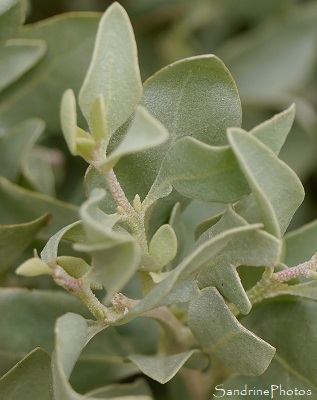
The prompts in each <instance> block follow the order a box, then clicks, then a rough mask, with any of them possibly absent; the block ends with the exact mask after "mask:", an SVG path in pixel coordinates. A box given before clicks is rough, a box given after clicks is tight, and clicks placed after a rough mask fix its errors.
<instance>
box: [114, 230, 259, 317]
mask: <svg viewBox="0 0 317 400" xmlns="http://www.w3.org/2000/svg"><path fill="white" fill-rule="evenodd" d="M260 227H261V226H260V225H245V226H242V227H237V228H233V229H229V230H227V231H225V232H223V233H220V234H219V235H217V236H216V237H213V238H211V239H209V240H207V241H206V242H204V243H203V244H202V245H201V246H199V247H198V248H197V249H195V250H194V251H193V252H192V253H191V254H190V255H188V256H187V257H186V258H185V259H184V260H183V261H182V262H181V263H180V264H179V265H178V266H177V267H176V268H175V269H174V270H173V271H172V272H171V273H170V274H169V275H168V276H167V278H165V279H164V280H163V281H162V282H161V283H159V284H158V285H156V286H155V287H154V288H153V289H152V290H151V291H150V292H149V293H148V294H147V295H146V296H145V297H144V298H143V299H142V300H141V301H140V302H139V303H138V304H137V305H136V306H135V307H134V308H133V309H132V310H130V311H129V312H128V313H126V314H125V315H124V316H123V317H121V319H120V320H118V322H119V321H120V323H123V322H125V321H129V320H131V319H133V318H135V317H137V316H139V315H141V314H143V313H144V312H146V311H149V310H151V309H153V308H156V307H158V305H161V304H162V303H163V304H164V299H165V297H166V296H168V295H169V293H170V292H172V290H173V289H174V287H176V285H178V284H180V283H181V282H184V281H186V280H187V279H190V278H191V279H194V277H195V276H196V275H197V274H198V273H199V272H201V270H202V269H203V268H204V266H205V265H206V263H207V262H208V261H210V260H211V259H212V258H213V257H216V256H217V254H218V253H219V252H220V251H221V250H222V249H223V248H224V247H225V246H226V245H227V244H228V243H229V242H230V241H231V240H232V239H233V238H234V237H235V236H236V235H241V236H244V235H245V233H246V232H248V231H253V230H257V229H259V228H260ZM175 301H176V299H175ZM180 301H183V300H182V296H180Z"/></svg>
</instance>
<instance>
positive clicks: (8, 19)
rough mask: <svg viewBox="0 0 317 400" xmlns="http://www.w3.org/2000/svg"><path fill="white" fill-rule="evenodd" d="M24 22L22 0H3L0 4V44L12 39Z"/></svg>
mask: <svg viewBox="0 0 317 400" xmlns="http://www.w3.org/2000/svg"><path fill="white" fill-rule="evenodd" d="M23 22H24V10H23V4H22V1H19V0H3V1H2V2H1V4H0V44H1V43H2V42H5V41H6V40H7V39H10V37H11V36H12V35H13V34H14V33H15V31H16V30H17V29H18V28H19V26H20V25H21V24H22V23H23Z"/></svg>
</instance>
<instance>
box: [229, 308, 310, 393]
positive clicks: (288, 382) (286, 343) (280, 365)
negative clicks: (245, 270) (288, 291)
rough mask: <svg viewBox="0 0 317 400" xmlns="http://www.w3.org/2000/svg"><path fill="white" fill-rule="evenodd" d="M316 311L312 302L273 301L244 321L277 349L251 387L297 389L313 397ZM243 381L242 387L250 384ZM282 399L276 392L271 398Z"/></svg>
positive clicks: (246, 380)
mask: <svg viewBox="0 0 317 400" xmlns="http://www.w3.org/2000/svg"><path fill="white" fill-rule="evenodd" d="M316 307H317V304H316V302H313V301H300V302H288V301H275V302H273V303H271V304H266V305H263V306H261V307H259V308H258V309H256V310H255V311H254V312H252V313H251V314H249V315H248V316H247V317H245V318H244V319H243V321H242V322H243V324H244V325H245V326H246V327H247V328H248V329H251V330H252V331H254V332H255V333H256V334H258V335H261V337H263V338H264V339H265V340H266V341H269V342H270V343H271V344H272V345H273V346H274V347H276V355H275V357H274V359H273V361H272V363H271V365H270V367H269V368H268V369H267V371H266V372H265V373H264V374H263V375H262V376H261V378H260V379H261V383H260V382H259V381H253V382H252V384H253V385H256V386H257V385H263V386H265V387H267V388H270V385H271V384H272V383H273V384H276V385H281V387H282V389H284V390H290V389H292V390H293V391H294V389H295V387H297V388H298V390H305V391H308V390H311V391H312V393H313V394H314V393H316V391H317V379H316V373H315V360H316V346H315V344H314V343H315V342H314V340H315V339H314V338H315V336H316V334H317V332H316V329H317V323H316V318H315V315H316ZM263 321H265V323H264V322H263ZM285 332H287V335H285ZM243 379H244V383H245V384H248V383H249V380H248V378H246V377H244V378H243ZM231 384H232V385H235V381H232V382H231V383H230V386H231ZM228 385H229V383H228ZM275 394H276V396H275ZM281 395H282V397H280V396H281ZM281 395H280V393H279V392H278V391H276V392H275V393H274V398H275V397H276V398H277V399H281V398H283V397H285V396H283V393H281ZM305 397H306V396H305ZM307 397H308V393H307Z"/></svg>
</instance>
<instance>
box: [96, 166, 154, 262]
mask: <svg viewBox="0 0 317 400" xmlns="http://www.w3.org/2000/svg"><path fill="white" fill-rule="evenodd" d="M100 172H101V173H102V174H103V176H104V178H105V180H106V182H107V184H108V186H109V189H110V191H111V194H112V197H113V198H114V200H115V202H116V203H117V206H118V212H119V213H121V214H123V220H124V221H126V222H127V224H128V225H129V227H130V229H131V231H132V233H133V234H134V236H135V238H136V239H137V241H138V243H139V245H140V247H141V249H142V250H143V251H144V252H145V254H148V244H147V239H146V233H145V227H144V218H145V216H144V213H143V212H142V211H141V212H139V213H138V212H136V210H135V209H134V208H133V207H132V205H131V204H130V202H129V200H128V199H127V197H126V195H125V193H124V191H123V189H122V187H121V185H120V183H119V181H118V179H117V177H116V174H115V173H114V171H113V169H111V170H110V171H107V172H104V171H102V170H101V171H100Z"/></svg>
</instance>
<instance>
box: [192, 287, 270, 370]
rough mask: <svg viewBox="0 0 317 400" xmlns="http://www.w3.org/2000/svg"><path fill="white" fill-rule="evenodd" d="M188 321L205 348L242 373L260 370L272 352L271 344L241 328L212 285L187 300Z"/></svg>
mask: <svg viewBox="0 0 317 400" xmlns="http://www.w3.org/2000/svg"><path fill="white" fill-rule="evenodd" d="M188 325H189V327H190V329H191V330H192V332H193V333H194V335H195V336H196V338H197V339H198V340H199V342H200V344H201V346H202V349H203V350H204V351H205V352H207V353H209V354H210V355H212V356H213V357H215V358H217V359H218V360H219V361H221V363H222V364H224V365H225V366H226V367H228V368H230V369H233V370H234V371H237V372H239V373H241V374H243V375H260V374H262V373H263V372H264V371H265V370H266V369H267V367H268V366H269V364H270V362H271V360H272V358H273V356H274V353H275V349H274V347H272V346H271V345H269V344H268V343H266V342H265V341H264V340H262V339H260V338H259V337H257V336H256V335H255V334H253V333H252V332H250V331H248V330H247V329H246V328H244V327H243V326H242V325H241V324H240V323H239V322H238V320H237V319H236V318H235V317H234V316H233V315H232V314H231V312H230V311H229V309H228V307H227V306H226V303H225V301H224V299H223V298H222V297H221V295H220V294H219V292H218V291H217V289H215V288H206V289H203V290H202V291H201V295H200V297H199V298H197V299H195V300H194V301H193V302H191V303H190V306H189V312H188Z"/></svg>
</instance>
